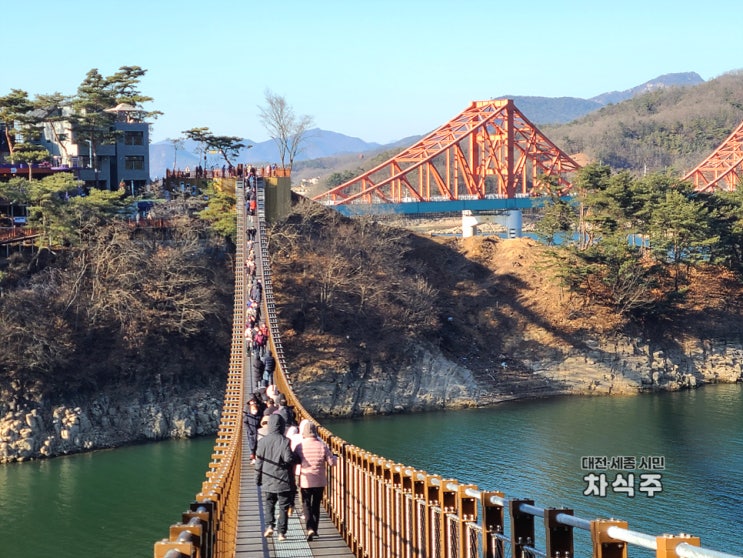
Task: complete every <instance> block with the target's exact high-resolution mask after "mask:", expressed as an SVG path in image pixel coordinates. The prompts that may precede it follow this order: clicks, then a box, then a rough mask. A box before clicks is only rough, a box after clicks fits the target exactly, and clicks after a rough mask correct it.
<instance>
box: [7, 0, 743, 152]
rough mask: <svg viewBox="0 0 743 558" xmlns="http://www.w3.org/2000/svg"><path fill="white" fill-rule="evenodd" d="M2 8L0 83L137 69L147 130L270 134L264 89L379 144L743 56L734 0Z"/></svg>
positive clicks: (43, 3) (132, 2) (156, 2)
mask: <svg viewBox="0 0 743 558" xmlns="http://www.w3.org/2000/svg"><path fill="white" fill-rule="evenodd" d="M7 4H9V5H7V6H5V5H4V6H3V9H2V12H3V13H2V19H3V20H4V21H5V22H6V23H5V24H4V25H3V30H2V39H3V45H5V46H4V48H3V53H4V56H3V71H2V72H1V73H0V95H6V94H7V93H9V92H10V90H11V89H14V88H15V89H23V90H26V91H28V93H29V94H30V95H31V96H33V95H35V94H39V93H53V92H55V91H59V92H61V93H65V94H73V93H75V92H76V90H77V87H78V85H79V84H80V83H81V82H82V80H83V79H84V77H85V74H86V73H87V72H88V71H89V70H90V69H91V68H97V69H98V71H99V72H100V73H101V74H103V75H106V76H108V75H111V74H113V73H114V72H116V71H117V70H118V68H119V67H121V66H124V65H129V66H140V67H142V68H144V69H146V70H147V75H146V76H145V77H144V78H143V79H142V83H141V91H142V93H144V94H146V95H149V96H151V97H153V98H154V101H153V103H150V105H149V106H147V107H146V108H148V109H156V110H160V111H162V112H163V113H164V115H163V116H161V117H160V118H158V119H157V120H156V121H154V126H153V132H152V141H154V142H157V141H161V140H164V139H166V138H174V137H178V136H180V135H181V132H182V131H183V130H186V129H189V128H193V127H197V126H206V127H209V128H210V130H211V131H212V132H213V133H215V134H218V135H231V136H239V137H243V138H248V139H251V140H253V141H264V140H266V139H269V138H268V134H267V132H266V131H265V129H264V127H263V126H262V124H261V123H260V120H259V118H258V115H259V108H258V107H259V106H262V105H265V91H266V89H270V90H272V91H273V92H275V93H277V94H279V95H282V96H284V97H285V98H286V100H287V102H288V103H289V104H290V105H291V106H292V107H293V108H294V110H295V112H296V113H297V114H299V115H304V114H307V115H310V116H312V117H313V119H314V123H315V125H316V126H317V127H319V128H322V129H325V130H332V131H335V132H340V133H343V134H346V135H349V136H354V137H359V138H361V139H364V140H366V141H376V142H379V143H387V142H390V141H395V140H398V139H401V138H403V137H406V136H410V135H416V134H423V133H427V132H429V131H430V130H433V129H435V128H437V127H438V126H440V125H441V124H443V123H445V122H446V121H448V120H449V119H451V118H452V117H454V116H456V115H457V114H459V113H460V112H461V111H462V110H463V109H464V108H465V107H466V106H467V105H468V104H469V103H470V102H471V101H473V100H481V99H489V98H492V97H500V96H503V95H533V96H543V97H563V96H571V97H581V98H590V97H593V96H595V95H599V94H601V93H605V92H609V91H619V90H624V89H629V88H631V87H634V86H636V85H639V84H641V83H643V82H645V81H648V80H650V79H652V78H655V77H657V76H659V75H662V74H667V73H675V72H697V73H698V74H699V75H700V76H701V77H702V78H703V79H705V80H709V79H712V78H715V77H717V76H719V75H721V74H724V73H727V72H730V71H733V70H737V69H741V68H743V56H742V55H741V50H740V26H739V20H740V18H739V13H740V4H739V0H707V1H706V2H703V3H698V2H678V1H673V2H672V1H659V0H646V1H636V0H623V1H616V2H613V3H608V2H599V1H593V2H589V1H583V0H577V1H560V0H552V1H543V0H530V1H528V2H518V1H514V0H511V1H509V2H502V1H501V0H346V1H340V0H314V1H309V0H283V1H281V0H264V1H262V2H255V1H253V0H213V1H211V2H209V1H200V2H195V1H191V0H183V1H178V2H176V1H172V0H148V1H144V0H129V1H127V2H125V3H120V2H105V1H100V0H95V1H93V0H68V1H67V2H57V1H55V2H52V1H50V0H37V1H36V2H34V3H33V5H32V6H33V7H32V8H30V6H31V5H29V4H25V3H23V2H15V1H14V2H8V3H7ZM30 9H32V13H29V12H28V10H30ZM7 22H15V25H8V23H7ZM11 45H12V46H11Z"/></svg>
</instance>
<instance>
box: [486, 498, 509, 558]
mask: <svg viewBox="0 0 743 558" xmlns="http://www.w3.org/2000/svg"><path fill="white" fill-rule="evenodd" d="M493 496H498V497H499V498H503V497H504V496H505V494H503V492H483V493H482V498H481V504H482V551H483V558H496V557H498V558H502V556H503V540H502V539H500V538H494V537H493V534H495V535H503V530H504V529H505V524H506V514H505V511H504V509H503V506H501V505H499V504H496V503H493V502H492V501H491V500H492V497H493Z"/></svg>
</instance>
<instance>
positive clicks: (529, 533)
mask: <svg viewBox="0 0 743 558" xmlns="http://www.w3.org/2000/svg"><path fill="white" fill-rule="evenodd" d="M521 504H529V505H530V506H533V505H534V500H511V501H510V502H509V507H510V513H511V551H512V556H513V558H522V554H523V551H524V550H523V547H525V546H531V545H533V544H534V516H533V515H531V514H528V513H524V512H522V511H521V510H519V506H521Z"/></svg>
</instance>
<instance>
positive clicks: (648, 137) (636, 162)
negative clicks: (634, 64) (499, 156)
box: [540, 71, 743, 176]
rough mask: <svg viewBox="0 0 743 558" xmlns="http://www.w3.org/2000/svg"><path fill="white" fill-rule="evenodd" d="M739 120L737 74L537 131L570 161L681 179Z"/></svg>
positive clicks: (741, 92)
mask: <svg viewBox="0 0 743 558" xmlns="http://www.w3.org/2000/svg"><path fill="white" fill-rule="evenodd" d="M742 120H743V72H741V71H736V72H731V73H729V74H725V75H723V76H720V77H718V78H716V79H713V80H710V81H707V82H705V83H701V84H699V85H695V86H688V87H670V88H661V89H656V90H652V91H650V92H648V93H645V94H643V95H640V96H637V97H633V98H632V99H629V100H627V101H624V102H621V103H619V104H616V105H609V106H606V107H604V108H602V109H600V110H598V111H596V112H593V113H590V114H588V115H586V116H584V117H582V118H580V119H578V120H575V121H573V122H570V123H568V124H563V125H557V126H546V125H545V126H541V127H540V129H541V130H542V132H544V134H545V135H546V136H547V137H548V138H550V139H551V140H552V141H553V142H555V144H557V145H558V146H559V147H560V148H561V149H563V150H564V151H566V152H567V153H569V154H570V155H576V154H582V155H583V157H582V159H583V160H588V161H592V162H599V163H603V164H606V165H609V166H610V167H612V168H613V169H615V170H623V169H626V170H630V171H634V172H636V173H647V172H656V171H662V172H665V171H669V172H671V173H672V174H675V175H677V176H682V175H685V174H686V173H687V172H689V171H690V170H692V169H693V168H694V167H696V166H697V165H698V164H699V163H701V162H702V161H703V160H704V159H705V158H707V157H708V156H709V155H710V154H711V153H712V152H713V151H714V150H715V149H716V148H717V147H718V146H719V145H720V144H721V143H722V142H723V141H725V139H726V138H727V137H728V136H729V135H730V134H731V133H732V132H733V131H734V130H735V129H736V128H737V127H738V125H739V124H740V122H741V121H742Z"/></svg>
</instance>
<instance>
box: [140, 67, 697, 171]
mask: <svg viewBox="0 0 743 558" xmlns="http://www.w3.org/2000/svg"><path fill="white" fill-rule="evenodd" d="M702 83H705V81H704V80H703V79H702V78H701V77H700V76H699V74H697V73H696V72H685V73H675V74H665V75H662V76H659V77H657V78H655V79H652V80H650V81H647V82H645V83H643V84H641V85H638V86H636V87H633V88H631V89H626V90H624V91H611V92H608V93H602V94H601V95H597V96H596V97H593V98H591V99H580V98H577V97H531V96H519V95H502V96H499V97H495V98H496V99H513V100H514V103H515V104H516V107H518V109H519V110H520V111H521V112H522V113H523V114H524V116H526V118H528V119H529V120H530V121H531V122H532V123H533V124H535V125H537V126H544V125H559V124H566V123H568V122H573V121H575V120H577V119H579V118H581V117H583V116H586V115H588V114H591V113H594V112H597V111H598V110H600V109H601V108H603V107H606V106H608V105H612V104H616V103H620V102H622V101H625V100H628V99H632V98H634V97H636V96H638V95H641V94H644V93H647V92H650V91H657V90H660V89H663V88H669V87H686V86H694V85H699V84H702ZM441 123H442V124H443V123H444V122H443V121H442V122H441ZM420 137H421V136H410V137H407V138H403V139H400V140H398V141H395V142H392V143H389V144H385V145H380V144H378V143H373V142H366V141H364V140H362V139H359V138H356V137H351V136H346V135H344V134H339V133H337V132H331V131H328V130H321V129H319V128H314V129H312V130H309V131H308V133H307V140H306V142H305V144H304V149H303V150H302V151H301V152H300V153H298V154H297V157H296V159H295V162H296V163H301V162H303V161H310V160H316V159H327V158H335V157H339V158H340V159H344V160H345V161H346V163H345V164H348V161H349V160H351V161H353V159H354V158H353V157H349V155H356V156H360V154H371V153H372V152H377V153H378V152H383V151H386V150H392V149H396V148H403V147H407V146H409V145H411V144H413V143H414V142H415V141H417V140H418V139H419V138H420ZM242 143H244V144H245V145H247V146H251V147H250V148H244V149H242V150H240V153H239V154H238V157H237V158H236V160H238V161H249V162H250V163H251V164H254V165H256V166H259V165H265V164H270V163H276V162H278V161H279V151H278V148H277V146H276V143H275V142H274V141H273V140H267V141H263V142H254V141H251V140H250V139H244V140H243V141H242ZM199 164H201V165H202V166H203V165H204V160H203V153H202V152H201V147H200V146H199V144H197V143H196V142H194V141H190V140H186V141H185V142H184V144H183V147H181V148H179V149H178V151H175V149H174V146H173V144H172V143H171V142H169V141H161V142H158V143H153V144H152V145H150V176H151V177H153V178H157V177H161V176H164V175H165V169H171V168H173V167H174V166H177V167H178V168H181V169H184V168H185V167H186V166H189V167H190V168H195V167H196V166H197V165H199ZM223 164H224V161H223V160H222V159H221V157H219V156H218V155H216V154H209V153H207V164H206V166H207V167H211V166H212V165H213V166H215V167H221V166H222V165H223ZM321 168H323V169H326V166H325V165H322V166H321ZM331 172H332V171H331Z"/></svg>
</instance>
